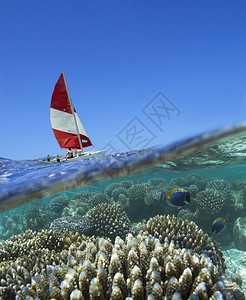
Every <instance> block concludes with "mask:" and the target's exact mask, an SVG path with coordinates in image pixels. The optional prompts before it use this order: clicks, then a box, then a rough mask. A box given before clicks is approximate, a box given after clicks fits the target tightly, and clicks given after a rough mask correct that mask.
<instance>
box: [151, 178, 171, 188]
mask: <svg viewBox="0 0 246 300" xmlns="http://www.w3.org/2000/svg"><path fill="white" fill-rule="evenodd" d="M148 184H149V185H152V186H156V187H157V186H159V185H160V184H162V185H166V184H167V182H166V180H165V179H164V178H151V179H149V181H148Z"/></svg>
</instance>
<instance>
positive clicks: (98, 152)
mask: <svg viewBox="0 0 246 300" xmlns="http://www.w3.org/2000/svg"><path fill="white" fill-rule="evenodd" d="M105 154H106V150H92V151H87V152H84V153H83V155H81V156H76V157H73V158H65V157H61V158H60V161H59V162H62V163H63V162H73V161H81V160H83V159H86V158H91V157H99V156H103V155H105ZM59 162H58V161H57V159H56V158H54V159H51V160H50V161H46V163H47V164H54V163H59Z"/></svg>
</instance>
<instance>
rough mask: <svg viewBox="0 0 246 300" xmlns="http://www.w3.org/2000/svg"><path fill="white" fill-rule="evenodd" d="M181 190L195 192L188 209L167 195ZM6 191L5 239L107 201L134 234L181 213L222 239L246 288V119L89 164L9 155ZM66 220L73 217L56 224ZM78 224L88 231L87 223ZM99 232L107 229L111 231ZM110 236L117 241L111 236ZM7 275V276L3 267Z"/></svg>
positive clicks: (232, 270) (1, 199) (0, 183)
mask: <svg viewBox="0 0 246 300" xmlns="http://www.w3.org/2000/svg"><path fill="white" fill-rule="evenodd" d="M175 188H183V189H185V190H187V191H188V192H189V194H190V199H191V201H190V203H188V204H187V205H185V206H184V207H182V208H181V209H179V208H178V207H172V206H170V205H168V203H167V202H166V201H165V195H166V194H167V193H168V192H170V191H171V190H173V189H175ZM0 191H1V192H0V211H1V213H0V239H1V241H2V242H3V241H6V240H8V239H10V238H11V237H12V236H14V235H19V234H23V232H25V231H26V230H32V231H38V232H39V231H41V230H43V229H50V228H52V229H54V228H58V230H61V226H65V230H70V229H71V226H74V223H73V224H72V225H71V224H69V225H68V222H69V220H70V219H69V217H72V218H73V217H74V216H79V218H80V217H81V218H82V217H84V216H87V215H88V213H89V212H90V211H91V210H93V209H94V208H95V207H98V206H99V205H101V204H103V203H106V205H120V207H121V209H122V210H123V211H124V212H125V213H126V216H127V218H129V222H130V229H129V231H131V232H132V233H133V234H138V232H139V230H141V229H142V226H143V224H144V223H146V222H147V221H148V220H149V219H150V218H153V217H155V216H156V215H170V216H176V217H178V218H182V219H183V220H188V221H190V222H191V221H192V222H195V223H196V224H197V225H198V227H199V228H201V229H202V230H203V232H204V233H205V234H209V236H210V237H211V238H212V239H214V241H215V242H216V243H218V245H219V247H220V249H221V250H222V252H223V254H224V258H225V264H226V266H227V269H226V271H225V274H227V275H233V276H236V277H238V278H240V280H242V288H243V290H244V291H245V292H246V126H245V124H240V125H238V126H233V127H229V128H226V129H222V130H216V131H213V132H210V133H205V134H201V135H198V136H195V137H192V138H189V139H185V140H183V141H179V142H177V143H173V144H172V145H168V146H164V147H158V148H153V149H144V150H142V151H132V152H129V153H122V154H114V155H108V156H105V157H102V158H98V159H96V158H94V159H85V160H83V161H81V162H72V161H71V162H66V163H55V164H47V163H46V161H45V159H36V160H27V161H13V160H9V159H3V158H2V159H0ZM105 207H106V206H105ZM60 218H65V219H66V223H61V222H58V223H56V224H58V225H57V226H58V227H54V226H53V227H52V224H54V222H56V220H61V219H60ZM217 218H225V219H226V220H227V223H226V225H225V227H224V229H223V230H222V232H221V233H219V234H215V233H212V227H211V226H212V223H213V221H214V220H215V219H217ZM75 220H77V219H75ZM61 224H62V225H61ZM64 224H65V225H64ZM77 225H78V224H77ZM66 226H67V227H66ZM69 226H70V227H69ZM78 226H80V227H76V228H79V229H80V230H81V232H82V233H85V234H87V231H86V230H87V227H86V226H87V224H84V223H83V224H82V225H81V224H79V225H78ZM83 226H84V227H83ZM83 230H85V231H84V232H83ZM98 232H99V234H101V235H103V236H105V235H107V230H106V231H105V230H104V234H102V232H100V231H98ZM105 232H106V233H105ZM106 237H108V238H111V239H112V235H110V234H109V236H106ZM3 245H4V244H0V250H2V251H3V249H4V246H3ZM1 260H2V262H0V263H3V262H4V259H3V258H2V257H1ZM1 268H2V267H1ZM0 277H1V279H3V278H4V272H3V271H1V270H0ZM240 280H239V281H240ZM4 285H6V281H4V280H1V281H0V287H3V286H4ZM22 288H23V286H22ZM1 291H2V290H0V297H1ZM2 293H3V292H2ZM2 297H3V298H1V299H7V296H6V295H5V296H3V295H2ZM4 297H5V298H4ZM11 297H13V294H12V295H11ZM11 297H10V298H9V299H12V298H11ZM26 299H27V298H26ZM218 299H219V298H218ZM240 299H241V298H240Z"/></svg>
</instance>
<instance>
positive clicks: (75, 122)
mask: <svg viewBox="0 0 246 300" xmlns="http://www.w3.org/2000/svg"><path fill="white" fill-rule="evenodd" d="M62 74H63V78H64V82H65V86H66V90H67V94H68V99H69V104H70V107H71V111H72V115H73V118H74V124H75V127H76V131H77V136H78V140H79V145H80V149H81V151H82V152H83V146H82V141H81V138H80V134H79V128H78V124H77V121H76V116H75V113H74V108H73V104H72V100H71V97H70V94H69V90H68V86H67V81H66V77H65V73H64V70H63V71H62Z"/></svg>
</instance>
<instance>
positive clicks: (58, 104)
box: [50, 73, 92, 149]
mask: <svg viewBox="0 0 246 300" xmlns="http://www.w3.org/2000/svg"><path fill="white" fill-rule="evenodd" d="M50 121H51V126H52V129H53V131H54V134H55V137H56V139H57V141H58V143H59V145H60V147H61V148H73V149H75V148H77V147H80V143H79V139H78V133H79V135H80V138H81V141H82V146H83V147H89V146H92V143H91V141H90V139H89V137H88V135H87V133H86V131H85V129H84V126H83V124H82V123H81V120H80V118H79V116H78V114H77V113H76V111H75V109H74V114H73V113H72V108H71V105H70V101H69V94H68V91H67V87H66V81H65V77H64V73H62V74H61V75H60V77H59V79H58V81H57V83H56V85H55V88H54V91H53V94H52V98H51V104H50Z"/></svg>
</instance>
